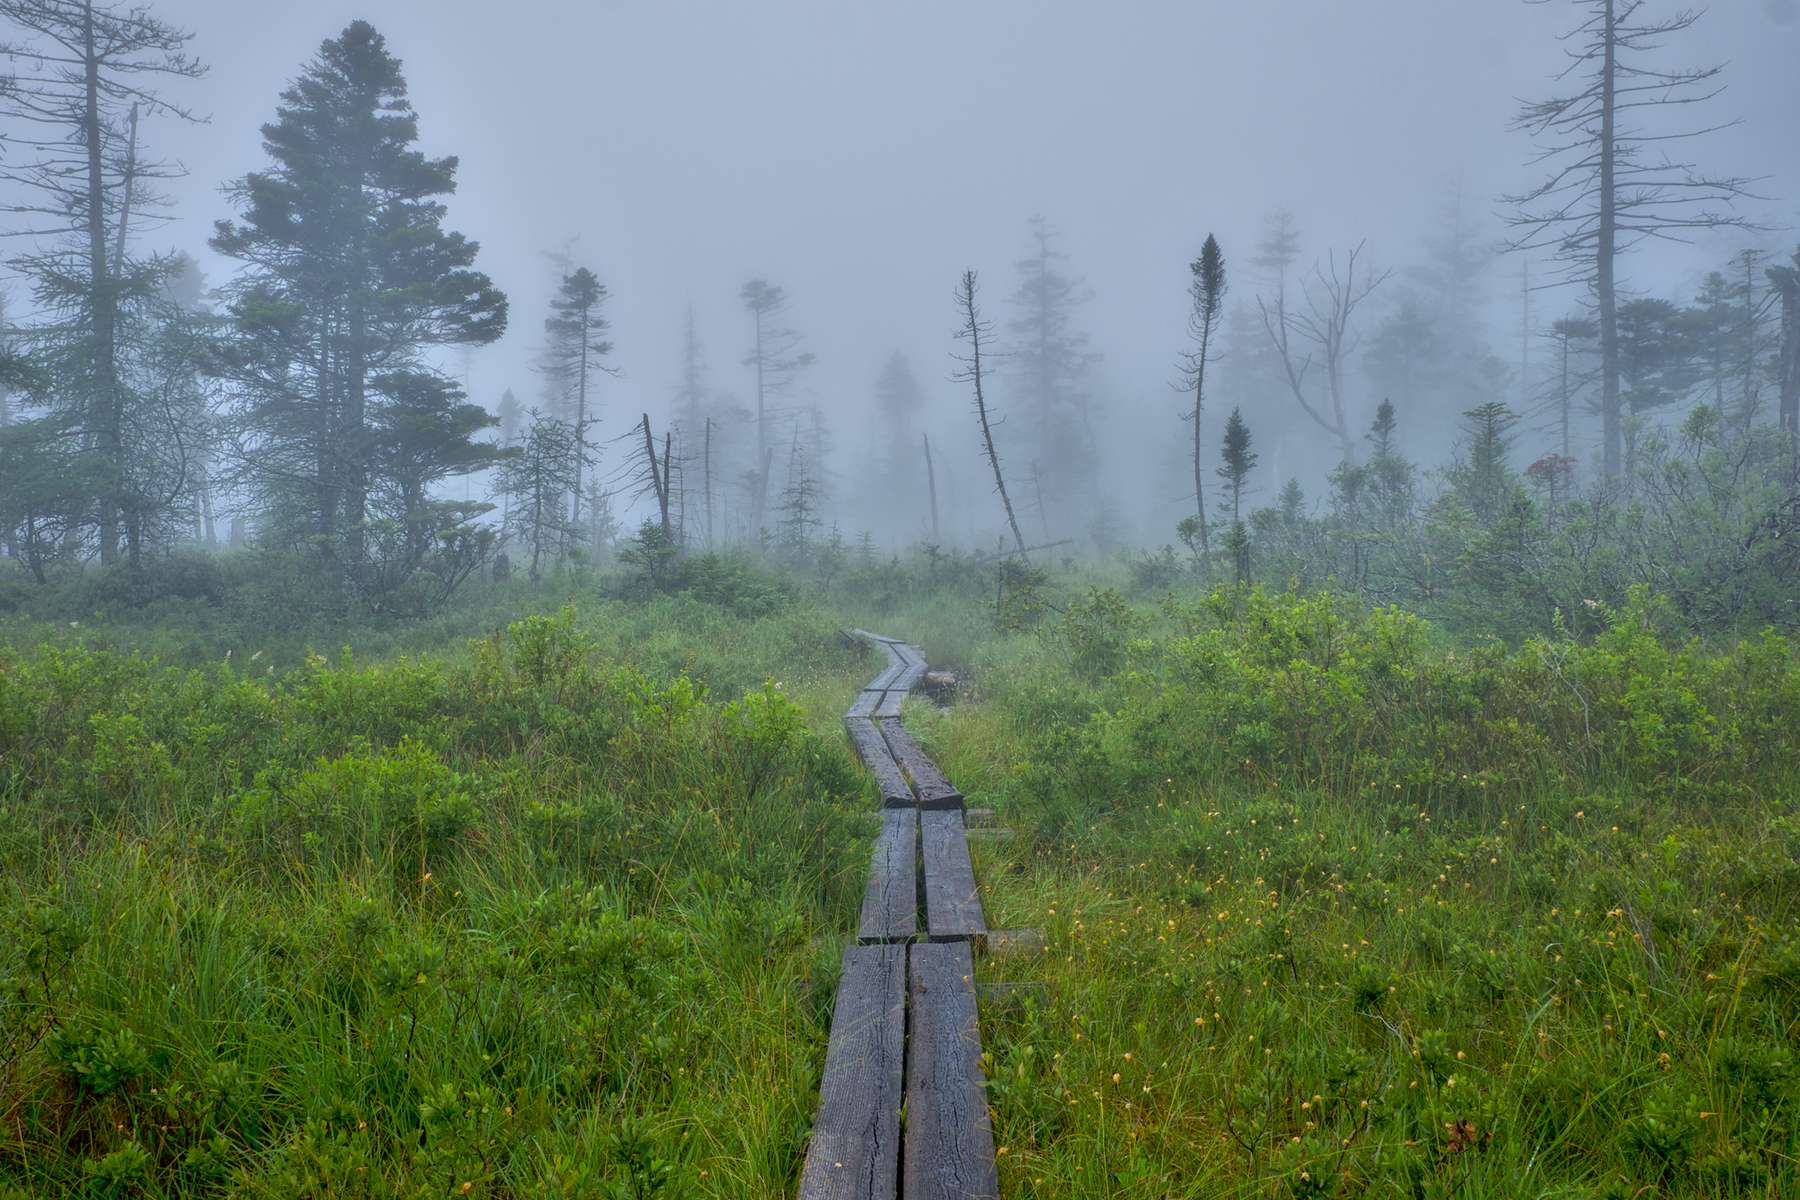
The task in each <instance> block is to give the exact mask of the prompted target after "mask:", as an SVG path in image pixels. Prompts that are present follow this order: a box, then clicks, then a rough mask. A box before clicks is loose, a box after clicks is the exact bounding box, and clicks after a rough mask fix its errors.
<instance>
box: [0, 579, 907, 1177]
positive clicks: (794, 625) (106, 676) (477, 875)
mask: <svg viewBox="0 0 1800 1200" xmlns="http://www.w3.org/2000/svg"><path fill="white" fill-rule="evenodd" d="M634 663H635V664H642V665H643V666H644V669H639V667H637V666H633V665H631V664H634ZM867 670H868V666H867V661H866V659H865V657H864V656H863V655H861V654H859V653H857V652H855V651H853V650H851V649H850V648H849V647H847V646H846V645H845V644H844V643H843V640H842V639H841V637H839V636H838V634H837V631H836V629H835V626H834V625H833V624H832V623H831V622H830V621H829V620H828V619H826V618H825V617H824V616H822V615H821V614H820V613H819V612H818V611H817V610H813V609H809V608H801V609H795V610H793V611H791V612H788V613H784V614H782V615H780V616H775V617H769V618H764V619H761V620H756V621H749V622H746V621H743V620H740V619H736V618H733V617H731V616H729V615H728V614H726V613H723V612H721V611H719V610H716V609H711V608H708V607H707V606H704V605H694V604H691V603H688V602H683V601H659V602H656V603H654V604H650V605H646V606H642V607H634V608H627V607H626V606H620V605H610V604H609V605H593V606H589V607H588V608H587V609H585V610H584V611H583V612H582V613H581V614H580V615H579V616H578V615H577V614H576V612H575V611H574V610H569V611H567V612H565V613H564V614H563V615H561V616H559V617H554V618H549V617H537V618H530V619H527V620H524V621H521V622H518V623H515V624H514V625H513V626H511V627H510V629H508V630H507V631H505V632H503V633H499V634H496V635H494V636H491V637H488V638H484V639H481V640H479V641H477V642H475V643H473V644H472V645H469V646H467V647H464V648H460V649H458V650H456V651H455V652H453V653H449V654H442V655H431V656H426V657H420V658H412V659H400V660H394V661H391V662H388V663H384V664H381V665H371V666H364V665H359V664H357V663H355V662H352V661H347V660H346V661H340V662H327V661H324V660H321V659H314V660H312V661H310V662H308V663H305V664H303V665H301V666H300V667H298V668H297V669H295V670H292V671H289V672H286V673H280V674H268V673H265V672H256V673H254V674H249V675H245V674H240V673H238V672H237V671H236V670H234V669H233V668H231V667H230V666H223V665H215V666H210V667H204V668H187V669H183V668H177V667H172V666H163V665H160V664H158V663H157V662H155V661H153V660H151V659H148V658H145V657H141V656H132V655H126V654H121V653H116V652H113V651H109V650H93V649H89V648H84V647H78V646H77V647H71V646H53V647H41V646H40V647H33V648H30V649H12V650H0V929H3V930H4V932H3V933H0V989H3V990H0V1194H7V1195H12V1194H18V1195H31V1196H38V1195H43V1196H50V1195H58V1196H60V1195H83V1196H86V1195H93V1196H101V1195H117V1196H139V1195H141V1196H218V1195H232V1196H268V1197H277V1196H279V1197H292V1196H300V1195H331V1196H383V1197H385V1196H415V1195H416V1196H427V1195H430V1196H438V1195H471V1196H477V1195H485V1196H555V1195H566V1196H592V1195H597V1194H599V1195H608V1196H611V1195H620V1196H639V1195H646V1196H647V1195H657V1196H685V1195H699V1196H721V1197H725V1196H731V1197H737V1196H777V1195H785V1194H786V1193H787V1192H788V1190H789V1184H790V1181H791V1179H792V1178H793V1176H794V1172H795V1170H796V1166H797V1161H798V1155H799V1153H800V1149H801V1147H802V1146H803V1143H804V1138H805V1134H806V1130H807V1126H808V1123H809V1121H810V1117H811V1112H812V1106H813V1102H814V1097H815V1095H816V1091H817V1083H818V1072H819V1069H820V1064H821V1062H822V1059H823V1045H824V1038H825V1034H826V1030H827V1025H828V1021H829V1013H830V1000H831V995H830V981H831V980H832V978H833V977H834V975H835V970H836V948H837V946H838V944H839V943H840V942H841V940H842V937H843V935H844V934H845V932H846V930H847V929H848V928H849V927H850V925H851V923H852V921H853V919H854V913H855V905H856V901H857V899H858V898H859V897H860V894H861V888H862V882H863V879H862V876H863V873H864V871H865V869H866V859H865V852H864V847H865V846H866V839H867V837H868V835H869V832H870V826H871V824H872V817H871V815H870V813H871V811H872V805H871V804H870V802H869V800H868V797H867V795H866V790H867V789H866V783H865V781H864V779H863V778H862V776H861V775H860V773H859V772H857V771H856V770H855V768H854V765H853V763H852V762H851V759H850V756H849V754H848V752H847V750H846V749H845V748H844V746H843V745H842V742H841V738H838V737H830V738H823V739H822V738H820V737H819V736H818V735H817V734H816V733H815V732H814V731H813V728H812V727H811V726H810V725H809V723H808V720H807V716H806V713H807V709H808V708H822V707H823V706H824V705H825V704H826V702H827V701H826V699H825V697H826V696H828V695H829V697H830V701H829V703H830V704H831V705H833V706H835V707H837V708H840V709H841V707H842V705H843V704H844V703H845V702H846V700H847V697H848V695H849V694H850V692H851V691H852V690H853V689H854V688H855V687H856V686H857V685H858V683H859V682H860V676H861V675H863V674H865V673H866V672H867ZM683 671H691V672H692V674H684V673H682V672H683ZM696 678H701V679H712V680H716V681H717V683H718V687H719V689H720V692H719V698H712V697H709V696H708V695H707V693H706V690H705V688H704V687H703V686H701V685H700V684H698V683H696V682H693V681H694V680H695V679H696ZM777 679H778V680H779V682H777ZM765 680H768V681H769V682H767V683H765V682H764V681H765ZM796 695H797V696H799V697H800V700H796V699H795V696H796ZM7 1185H10V1186H11V1187H12V1188H13V1189H14V1192H11V1193H8V1192H5V1191H4V1188H5V1187H6V1186H7ZM19 1189H22V1190H19Z"/></svg>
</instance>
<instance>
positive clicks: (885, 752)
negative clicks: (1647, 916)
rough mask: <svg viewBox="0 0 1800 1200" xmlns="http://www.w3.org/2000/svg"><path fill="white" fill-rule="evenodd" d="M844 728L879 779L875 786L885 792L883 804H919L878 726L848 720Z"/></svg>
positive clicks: (873, 723) (882, 796) (866, 763)
mask: <svg viewBox="0 0 1800 1200" xmlns="http://www.w3.org/2000/svg"><path fill="white" fill-rule="evenodd" d="M844 728H845V730H846V731H848V732H849V734H850V741H851V742H852V743H853V744H854V745H855V746H856V752H857V754H859V755H861V756H862V760H863V763H864V764H865V765H867V767H868V768H869V772H870V773H871V774H872V775H874V776H875V786H876V787H877V788H879V789H880V790H881V803H882V804H883V805H884V806H886V807H894V806H896V805H911V804H913V803H916V800H915V797H914V796H913V792H912V788H911V787H909V786H908V785H907V782H906V776H905V775H903V774H901V773H900V764H899V763H897V762H895V761H894V754H893V751H891V750H889V749H888V746H887V742H886V740H885V739H883V738H882V736H881V730H879V729H877V728H876V727H875V722H873V721H871V720H869V719H868V718H866V717H846V718H845V719H844Z"/></svg>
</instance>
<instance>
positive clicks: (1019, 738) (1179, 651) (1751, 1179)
mask: <svg viewBox="0 0 1800 1200" xmlns="http://www.w3.org/2000/svg"><path fill="white" fill-rule="evenodd" d="M1068 613H1069V615H1068V616H1066V617H1064V618H1063V619H1062V620H1061V621H1059V622H1058V623H1057V624H1055V625H1054V626H1051V627H1047V628H1046V629H1045V630H1044V631H1043V632H1042V633H1041V634H1040V635H1038V636H1035V637H1023V636H1021V637H1015V638H1013V639H1010V640H1007V641H1002V642H997V643H995V644H994V645H992V646H991V647H990V648H989V651H988V653H987V654H986V655H985V657H984V658H983V659H982V660H981V661H979V663H978V664H977V678H978V680H979V688H978V693H979V695H980V696H981V697H982V699H981V700H980V701H978V702H977V703H974V704H971V705H967V706H965V707H963V708H960V709H958V710H956V711H954V712H953V713H951V714H935V713H930V712H928V711H924V710H920V709H917V708H915V709H914V710H913V711H912V712H911V713H909V719H912V720H913V722H914V724H915V727H916V728H917V729H918V731H919V732H920V733H921V735H922V736H923V738H924V740H925V741H926V742H927V743H928V748H929V749H931V750H933V751H934V752H936V754H937V755H938V757H939V761H940V762H941V763H942V765H944V767H945V768H946V770H947V771H948V773H949V774H950V776H951V777H952V778H953V779H955V780H957V781H958V783H959V785H960V786H961V787H962V788H963V790H964V791H965V792H967V793H968V794H969V797H970V803H971V804H980V805H991V806H993V807H996V808H997V809H998V810H999V812H1000V819H1001V821H1002V822H1003V823H1008V824H1011V825H1013V826H1014V827H1015V828H1017V829H1018V830H1019V831H1020V833H1021V836H1020V837H1019V838H1017V839H1016V840H1014V841H1011V842H992V841H984V842H982V843H979V844H978V845H977V847H976V853H977V874H978V877H979V878H981V879H982V880H983V881H984V888H985V890H986V896H985V898H986V901H987V904H988V907H989V910H990V918H989V919H990V923H991V924H993V925H995V926H998V927H1018V926H1028V927H1036V928H1039V929H1042V930H1043V931H1044V933H1045V934H1046V938H1047V948H1046V950H1045V952H1044V953H1043V954H1042V955H1040V956H1035V957H1031V956H1027V957H1009V958H995V959H990V960H988V961H987V962H985V963H984V964H983V966H982V968H981V976H982V978H983V980H984V981H985V982H989V983H993V982H999V981H1004V982H1005V983H1007V984H1009V985H1012V986H1009V987H1008V988H1006V989H1003V990H1002V991H998V992H993V993H991V994H992V995H993V996H995V997H996V999H994V1000H991V1001H990V1003H989V1004H988V1005H987V1007H986V1008H985V1009H984V1012H983V1022H982V1032H983V1038H984V1046H985V1049H986V1051H987V1053H988V1055H989V1071H990V1075H991V1086H990V1097H991V1102H992V1107H993V1111H994V1116H995V1122H996V1138H997V1140H998V1142H999V1144H1000V1145H1001V1146H1002V1147H1003V1152H1002V1158H1001V1167H1002V1172H1001V1179H1002V1191H1003V1193H1004V1194H1006V1195H1008V1196H1056V1197H1083V1196H1093V1197H1101V1196H1108V1197H1127V1196H1129V1197H1146V1198H1148V1197H1164V1196H1174V1195H1180V1196H1188V1195H1192V1196H1241V1197H1263V1196H1277V1197H1285V1196H1296V1197H1304V1196H1320V1197H1323V1196H1356V1195H1382V1196H1386V1195H1397V1196H1425V1197H1450V1196H1456V1197H1494V1198H1498V1197H1518V1196H1558V1197H1563V1196H1567V1197H1576V1196H1579V1197H1612V1196H1618V1197H1626V1196H1684V1197H1685V1196H1694V1197H1700V1196H1706V1197H1712V1196H1759V1197H1775V1196H1787V1195H1794V1194H1796V1191H1797V1189H1800V1170H1797V1169H1796V1157H1795V1156H1796V1153H1797V1151H1800V1086H1797V1084H1800V1076H1797V1074H1796V1070H1795V1062H1794V1051H1795V1039H1796V1036H1800V865H1797V864H1800V813H1797V812H1796V795H1797V794H1800V792H1797V787H1800V737H1797V736H1796V734H1795V733H1794V729H1795V725H1794V717H1795V716H1796V713H1797V709H1796V703H1797V702H1800V690H1797V689H1800V659H1797V658H1796V656H1795V653H1794V649H1793V647H1791V646H1789V645H1788V644H1786V643H1785V642H1782V641H1780V640H1779V639H1773V638H1765V639H1761V640H1759V641H1756V642H1753V643H1750V644H1747V645H1744V646H1741V647H1737V648H1733V649H1724V648H1721V649H1707V648H1703V647H1699V646H1674V647H1671V646H1668V645H1666V644H1665V643H1664V642H1663V641H1662V640H1660V639H1659V638H1658V637H1657V636H1656V634H1655V632H1654V625H1655V619H1654V611H1653V610H1652V609H1651V608H1649V607H1646V608H1643V609H1639V610H1635V611H1632V612H1627V613H1622V614H1617V615H1616V618H1615V620H1614V624H1613V629H1612V630H1611V631H1610V632H1609V633H1607V634H1606V635H1603V636H1602V637H1601V638H1600V639H1599V640H1598V641H1597V642H1596V643H1594V644H1590V645H1579V646H1578V645H1575V644H1572V643H1566V642H1563V643H1557V642H1540V643H1532V644H1528V645H1526V646H1524V647H1521V648H1518V649H1516V650H1506V649H1504V648H1500V647H1486V648H1476V649H1475V650H1474V651H1473V652H1471V651H1470V650H1468V649H1466V648H1464V649H1461V650H1457V649H1454V648H1447V647H1445V646H1444V645H1442V644H1441V642H1440V641H1439V639H1437V638H1436V637H1435V636H1434V635H1433V634H1432V631H1430V630H1429V629H1427V628H1425V627H1423V626H1422V625H1420V624H1419V623H1417V622H1415V621H1412V620H1411V619H1408V618H1402V617H1400V616H1398V615H1397V614H1375V615H1371V616H1364V615H1362V614H1359V613H1356V612H1354V611H1353V610H1351V609H1349V608H1347V607H1345V606H1343V605H1341V604H1338V603H1337V602H1334V601H1331V600H1329V599H1325V598H1318V599H1313V600H1295V599H1291V598H1270V597H1263V596H1260V595H1255V596H1250V597H1243V596H1238V595H1236V594H1233V593H1220V594H1218V595H1215V596H1214V597H1212V598H1211V599H1209V600H1204V601H1200V602H1197V603H1191V604H1177V605H1173V606H1168V607H1165V608H1164V609H1163V610H1162V611H1160V612H1156V613H1151V612H1147V611H1142V610H1133V609H1129V608H1127V607H1124V606H1120V605H1117V604H1114V603H1112V602H1111V600H1110V599H1109V598H1105V597H1093V598H1090V599H1088V600H1085V601H1082V600H1078V601H1077V602H1076V603H1075V604H1073V605H1071V606H1069V610H1068ZM926 642H927V645H928V646H929V638H927V639H926ZM1109 647H1110V648H1111V650H1115V651H1116V654H1112V653H1109V652H1108V648H1109Z"/></svg>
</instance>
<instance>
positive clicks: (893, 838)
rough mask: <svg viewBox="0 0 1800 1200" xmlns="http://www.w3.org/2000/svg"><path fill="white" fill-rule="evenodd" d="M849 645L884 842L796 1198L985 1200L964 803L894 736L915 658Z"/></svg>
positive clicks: (987, 1145) (980, 918)
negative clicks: (877, 656) (855, 655)
mask: <svg viewBox="0 0 1800 1200" xmlns="http://www.w3.org/2000/svg"><path fill="white" fill-rule="evenodd" d="M855 635H856V636H857V637H859V638H862V639H863V640H864V641H867V642H870V643H872V644H873V645H874V646H876V647H877V648H878V649H880V650H881V651H882V652H883V653H884V654H885V655H886V656H887V659H888V665H887V667H886V669H884V670H883V671H882V672H881V674H879V675H877V676H876V677H875V678H874V679H873V680H871V681H870V683H869V686H868V687H867V688H865V689H863V691H862V693H861V694H860V695H858V696H857V698H856V702H855V703H854V704H852V705H851V706H850V711H849V712H848V713H847V714H845V717H844V728H845V731H846V732H848V733H849V735H850V740H851V742H852V743H853V744H854V745H855V746H856V751H857V753H858V754H859V755H861V756H862V760H863V762H864V763H866V764H867V765H868V767H869V770H870V773H871V774H873V775H874V776H875V782H876V787H877V790H878V791H879V793H880V796H881V808H882V813H881V832H880V833H879V834H878V835H877V836H876V838H875V848H874V852H873V855H872V858H871V862H870V868H869V886H868V889H867V891H866V892H865V893H864V895H863V906H862V919H861V921H860V922H859V923H858V926H857V939H856V940H857V944H856V945H853V946H849V947H847V948H846V949H845V950H844V959H843V966H842V973H841V975H840V976H839V980H838V992H837V1004H836V1007H835V1008H834V1009H833V1010H832V1016H831V1039H830V1042H829V1043H828V1045H827V1046H826V1050H825V1076H824V1079H823V1081H822V1082H821V1084H820V1086H819V1109H818V1114H817V1116H816V1117H815V1118H814V1120H813V1132H812V1138H811V1140H810V1141H809V1142H808V1144H807V1150H806V1164H805V1166H804V1167H803V1168H802V1170H801V1173H800V1200H902V1198H904V1200H992V1198H995V1197H998V1196H999V1194H1000V1184H999V1178H998V1175H997V1173H996V1169H995V1160H994V1133H993V1128H992V1126H991V1125H990V1123H989V1121H988V1110H987V1096H986V1092H985V1090H984V1080H983V1078H982V1074H981V1030H980V1026H979V1023H978V1021H977V1014H976V1006H975V957H974V951H975V948H976V945H977V944H978V943H979V942H981V941H982V940H983V939H984V938H985V937H986V936H987V922H986V918H985V916H984V914H983V913H982V908H981V896H980V894H979V893H978V891H977V890H976V885H975V870H974V867H973V865H972V863H971V861H970V858H969V840H968V831H967V829H966V827H965V825H964V814H963V797H962V793H961V792H959V791H957V790H956V788H954V787H953V786H951V784H950V781H949V780H948V779H946V778H944V775H943V772H941V771H939V770H938V768H937V766H936V764H934V763H933V762H932V761H931V760H930V759H929V758H927V757H926V756H925V753H924V751H923V750H921V749H920V748H919V745H918V743H917V742H915V741H914V740H913V738H912V735H911V734H909V733H908V732H907V731H906V729H905V728H904V727H903V726H902V725H901V724H900V707H901V704H902V703H903V702H904V701H905V699H906V694H907V693H908V692H909V691H911V690H912V689H913V688H914V687H916V686H918V683H919V681H920V680H921V679H923V678H924V677H925V657H924V655H922V654H920V653H919V651H918V650H917V649H915V648H914V647H912V646H909V645H907V644H906V643H905V642H901V641H897V640H896V639H894V638H889V637H883V636H881V635H880V634H876V633H869V632H867V631H865V630H861V629H859V630H856V631H855ZM921 939H923V940H921ZM903 1112H904V1120H903V1119H902V1113H903Z"/></svg>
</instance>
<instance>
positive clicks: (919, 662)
mask: <svg viewBox="0 0 1800 1200" xmlns="http://www.w3.org/2000/svg"><path fill="white" fill-rule="evenodd" d="M890 644H891V645H892V646H893V648H894V653H895V654H898V655H899V656H900V660H901V661H902V662H904V663H906V664H907V665H908V666H919V667H923V666H924V665H925V655H924V654H923V653H922V652H921V651H920V650H919V648H918V647H917V646H914V645H911V644H909V643H907V642H893V643H890Z"/></svg>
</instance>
